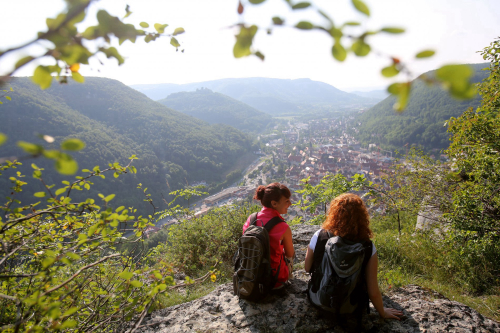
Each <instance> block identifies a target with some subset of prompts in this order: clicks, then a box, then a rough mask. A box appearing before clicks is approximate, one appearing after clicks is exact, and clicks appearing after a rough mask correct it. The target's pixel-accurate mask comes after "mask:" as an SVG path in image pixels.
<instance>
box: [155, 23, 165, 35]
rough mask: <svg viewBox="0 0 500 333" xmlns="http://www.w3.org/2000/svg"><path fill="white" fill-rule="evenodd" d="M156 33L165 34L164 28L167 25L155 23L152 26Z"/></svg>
mask: <svg viewBox="0 0 500 333" xmlns="http://www.w3.org/2000/svg"><path fill="white" fill-rule="evenodd" d="M154 27H155V30H156V32H158V33H159V34H162V33H164V32H165V28H166V27H168V24H160V23H155V25H154Z"/></svg>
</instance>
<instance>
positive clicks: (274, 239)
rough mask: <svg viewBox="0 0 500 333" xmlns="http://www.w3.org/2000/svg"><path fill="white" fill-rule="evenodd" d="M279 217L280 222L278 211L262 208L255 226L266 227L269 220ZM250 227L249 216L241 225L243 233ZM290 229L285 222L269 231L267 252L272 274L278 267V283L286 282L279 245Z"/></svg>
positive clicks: (285, 271)
mask: <svg viewBox="0 0 500 333" xmlns="http://www.w3.org/2000/svg"><path fill="white" fill-rule="evenodd" d="M275 216H279V217H280V218H281V219H282V220H283V218H282V217H281V215H280V214H279V213H278V211H277V210H276V209H274V208H267V207H264V208H262V210H261V211H260V212H259V213H258V214H257V222H256V225H258V226H261V222H262V223H263V224H264V225H266V223H267V222H268V221H269V220H271V219H272V218H273V217H275ZM249 226H250V216H249V217H248V219H247V221H246V222H245V224H244V225H243V232H245V230H247V228H248V227H249ZM288 228H290V227H289V226H288V224H287V223H286V222H280V223H278V224H277V225H275V226H274V228H272V229H271V232H270V233H269V248H270V249H269V250H270V256H271V268H272V269H273V271H274V274H276V270H277V269H278V266H280V263H281V267H280V272H279V275H278V282H286V281H287V280H288V274H289V272H288V266H287V265H286V262H285V260H284V259H283V256H284V247H283V244H281V241H280V239H281V236H283V234H284V233H285V231H286V230H287V229H288ZM279 286H281V283H277V284H276V286H275V287H279Z"/></svg>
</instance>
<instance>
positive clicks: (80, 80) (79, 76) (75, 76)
mask: <svg viewBox="0 0 500 333" xmlns="http://www.w3.org/2000/svg"><path fill="white" fill-rule="evenodd" d="M71 77H72V78H73V80H75V81H76V82H78V83H84V82H85V78H84V77H83V76H82V74H80V73H78V72H71Z"/></svg>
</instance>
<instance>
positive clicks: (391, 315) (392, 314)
mask: <svg viewBox="0 0 500 333" xmlns="http://www.w3.org/2000/svg"><path fill="white" fill-rule="evenodd" d="M402 315H403V311H399V310H396V309H393V308H384V313H383V314H381V315H380V316H381V317H382V318H384V319H396V320H401V319H400V318H399V317H401V316H402Z"/></svg>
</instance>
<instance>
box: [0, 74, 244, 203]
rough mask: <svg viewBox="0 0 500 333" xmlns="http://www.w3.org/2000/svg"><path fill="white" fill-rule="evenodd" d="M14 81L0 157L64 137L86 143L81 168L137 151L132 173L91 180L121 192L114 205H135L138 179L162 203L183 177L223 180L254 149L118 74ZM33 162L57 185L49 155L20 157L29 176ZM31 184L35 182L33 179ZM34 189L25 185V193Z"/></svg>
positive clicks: (101, 188) (124, 159)
mask: <svg viewBox="0 0 500 333" xmlns="http://www.w3.org/2000/svg"><path fill="white" fill-rule="evenodd" d="M11 86H12V88H13V89H14V92H13V93H12V101H11V102H9V103H5V104H4V105H2V122H1V124H0V132H2V133H5V134H7V136H8V141H7V143H6V144H5V145H4V146H2V154H1V156H2V157H5V156H23V152H22V150H21V149H20V148H19V147H17V145H16V142H17V141H28V142H34V143H40V144H44V146H45V147H46V148H47V149H50V148H58V147H59V144H60V143H61V142H62V141H63V140H64V139H68V138H78V139H81V140H83V141H84V142H85V143H86V148H85V149H83V150H82V151H80V152H75V153H73V154H72V155H73V156H74V158H75V159H76V160H77V162H78V164H79V168H80V169H84V168H87V169H92V168H93V167H94V166H95V165H100V166H101V170H102V169H104V168H105V167H107V166H108V163H114V162H119V163H121V164H127V163H128V157H130V156H131V155H133V154H135V155H137V157H138V158H139V160H138V161H135V163H134V165H135V166H136V168H137V170H138V173H137V174H136V175H129V176H127V177H120V178H119V179H106V181H96V184H95V186H94V187H93V190H94V191H95V192H97V193H103V194H105V195H107V194H110V193H116V194H119V195H118V196H117V200H118V201H117V202H116V204H123V205H127V206H135V207H137V206H138V205H140V204H141V203H142V196H143V194H142V192H141V191H139V190H137V189H136V187H137V186H136V185H137V183H142V184H143V187H147V188H148V192H151V193H152V194H153V197H155V198H156V199H157V202H156V203H157V204H158V205H160V204H161V195H160V193H163V194H165V195H166V194H167V193H168V192H170V191H172V190H174V189H177V188H181V187H184V186H185V185H186V183H188V182H192V181H195V180H206V181H207V182H219V181H223V180H224V179H223V176H224V174H225V173H226V172H227V171H228V170H229V169H230V168H231V167H232V166H233V164H234V163H235V161H236V160H237V159H238V157H239V156H241V154H243V153H246V152H248V151H250V150H251V140H250V138H249V137H248V136H247V135H246V134H244V133H242V132H240V131H238V130H236V129H234V128H232V127H230V126H227V125H222V124H218V125H210V124H208V123H206V122H204V121H201V120H198V119H195V118H193V117H189V116H186V115H185V114H183V113H180V112H177V111H174V110H171V109H169V108H167V107H165V106H163V105H161V104H160V103H157V102H155V101H152V100H150V99H149V98H147V97H146V96H144V95H143V94H141V93H139V92H137V91H135V90H134V89H131V88H129V87H127V86H125V85H123V84H122V83H120V82H118V81H115V80H110V79H104V78H86V82H85V83H84V84H78V83H73V82H70V83H68V84H66V85H57V84H56V85H53V86H52V87H51V88H50V89H47V90H45V91H42V90H40V88H39V87H38V86H36V85H34V84H33V83H32V82H31V80H30V79H29V78H14V79H13V80H12V81H11ZM36 134H44V135H50V136H52V137H54V138H55V142H54V143H52V144H49V143H46V142H43V141H42V140H41V139H39V138H38V137H37V136H36ZM32 162H35V163H36V164H37V165H38V166H41V167H44V168H45V169H46V171H45V172H44V177H45V181H46V182H49V183H58V184H60V181H61V180H62V179H63V177H62V176H61V175H59V174H57V172H55V170H54V167H53V165H52V164H53V162H51V161H47V160H46V159H38V160H32V161H29V162H27V163H24V164H25V165H23V167H22V168H21V171H22V172H23V173H25V174H28V175H30V174H31V172H32V169H31V167H30V166H29V165H30V164H31V163H32ZM66 178H67V177H66ZM108 178H109V176H108ZM111 178H113V177H111ZM7 179H8V178H3V182H4V183H2V184H0V186H1V188H2V191H3V192H4V193H3V195H7V193H6V192H5V191H7V189H8V188H9V186H10V185H9V184H7V183H8V182H9V181H8V180H7ZM30 186H36V182H33V181H30ZM40 187H41V186H40ZM36 190H37V189H36V188H33V189H32V188H29V189H28V190H27V191H25V193H33V192H34V191H36ZM84 195H85V197H89V196H92V197H95V196H96V195H95V193H91V194H88V193H84ZM77 197H78V196H77ZM82 197H83V195H82ZM118 198H119V199H118ZM142 204H143V205H144V203H142Z"/></svg>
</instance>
